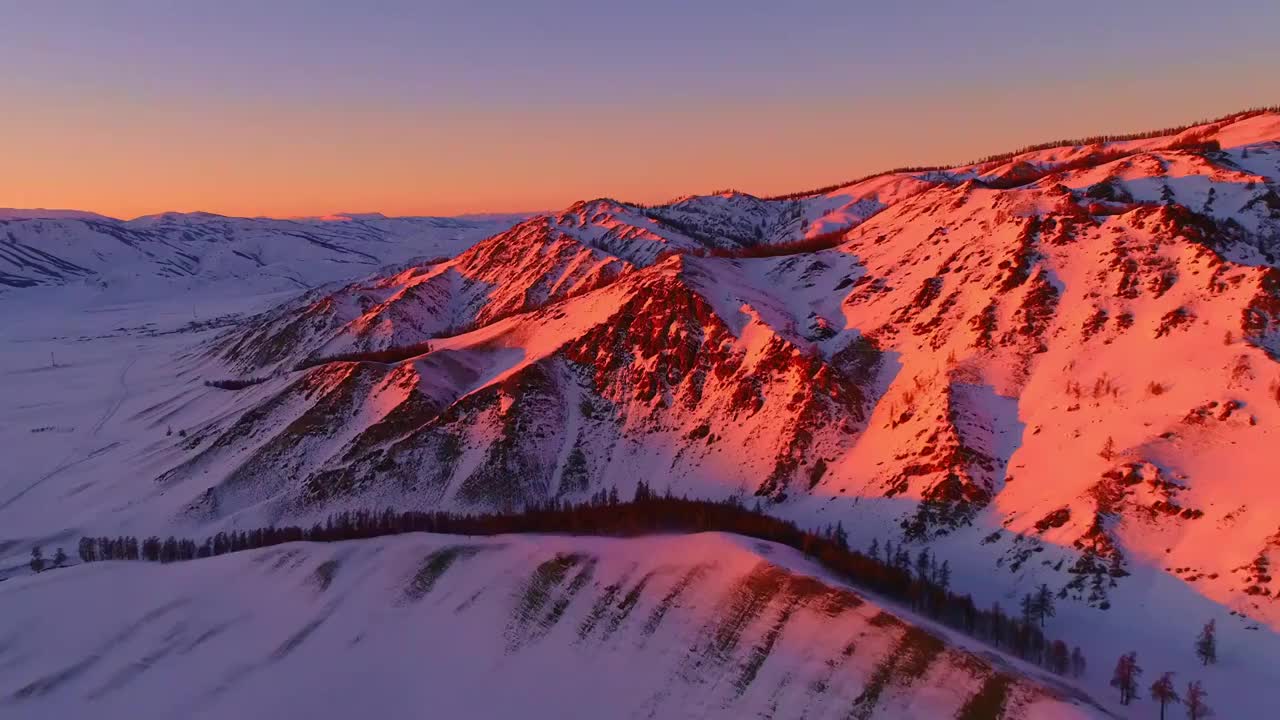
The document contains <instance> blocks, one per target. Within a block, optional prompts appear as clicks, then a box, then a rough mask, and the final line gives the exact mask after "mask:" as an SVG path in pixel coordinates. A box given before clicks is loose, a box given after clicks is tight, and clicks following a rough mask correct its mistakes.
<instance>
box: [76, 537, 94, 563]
mask: <svg viewBox="0 0 1280 720" xmlns="http://www.w3.org/2000/svg"><path fill="white" fill-rule="evenodd" d="M97 550H98V544H97V543H96V542H94V540H93V538H88V537H82V538H80V561H81V562H93V561H94V560H97V559H98V557H97Z"/></svg>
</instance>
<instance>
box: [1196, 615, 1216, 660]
mask: <svg viewBox="0 0 1280 720" xmlns="http://www.w3.org/2000/svg"><path fill="white" fill-rule="evenodd" d="M1196 657H1198V658H1200V662H1201V663H1202V664H1204V665H1208V664H1209V663H1216V662H1218V630H1217V626H1216V625H1214V621H1212V620H1210V621H1209V622H1207V623H1205V624H1204V628H1203V629H1201V630H1200V637H1198V638H1196Z"/></svg>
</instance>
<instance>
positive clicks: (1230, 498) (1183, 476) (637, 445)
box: [161, 113, 1280, 618]
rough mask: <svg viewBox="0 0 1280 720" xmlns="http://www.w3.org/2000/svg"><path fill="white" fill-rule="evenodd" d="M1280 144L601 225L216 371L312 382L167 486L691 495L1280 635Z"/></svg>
mask: <svg viewBox="0 0 1280 720" xmlns="http://www.w3.org/2000/svg"><path fill="white" fill-rule="evenodd" d="M1278 138H1280V120H1277V116H1276V114H1274V113H1255V114H1251V115H1245V116H1240V117H1236V118H1232V119H1229V120H1227V121H1222V122H1219V123H1215V124H1213V125H1209V126H1204V127H1198V128H1193V129H1191V130H1187V131H1184V132H1181V133H1179V134H1177V135H1172V136H1168V137H1163V138H1153V139H1147V140H1141V141H1122V142H1116V143H1110V144H1099V145H1098V146H1097V147H1074V148H1058V149H1054V150H1037V151H1032V152H1030V153H1027V154H1025V155H1024V156H1015V157H1013V158H1010V159H1005V160H997V161H992V162H989V163H986V164H984V165H979V166H972V167H965V168H955V169H950V170H942V171H925V172H920V173H917V174H906V175H903V176H891V177H890V178H889V179H886V178H874V179H872V180H869V181H863V182H862V183H860V184H859V185H856V186H852V187H849V188H841V189H837V190H834V191H828V192H826V193H824V194H822V195H815V196H806V197H800V198H797V199H786V200H778V201H763V200H757V199H754V198H746V197H745V196H741V195H736V194H725V195H722V196H708V197H706V198H691V199H685V200H681V201H678V202H677V203H674V204H673V205H670V206H663V207H661V208H639V207H635V206H626V205H623V204H619V203H614V202H612V201H598V202H595V203H583V204H579V205H576V206H574V208H571V209H570V210H568V211H566V212H564V213H561V214H559V215H555V216H548V217H545V218H535V219H533V220H530V221H528V222H526V223H524V224H522V225H521V226H518V227H517V228H514V229H513V230H511V231H509V232H508V233H505V234H501V235H499V236H496V237H495V238H492V239H490V240H488V241H485V242H482V243H480V244H478V245H477V246H475V247H474V248H472V249H471V250H470V251H468V252H466V253H464V254H462V255H460V256H459V257H458V258H456V259H454V260H450V261H446V262H442V263H439V264H435V265H430V266H423V267H420V268H412V269H410V270H407V271H405V272H403V273H400V274H398V275H396V276H393V277H387V278H384V279H380V280H373V281H370V282H366V283H361V284H358V285H355V286H351V287H348V288H344V289H341V290H339V291H337V292H336V293H328V294H326V293H320V294H318V295H314V296H311V297H308V298H306V299H304V300H303V301H302V304H300V305H290V306H286V307H285V308H283V309H281V310H280V311H277V312H276V313H269V314H267V315H266V316H263V317H261V318H259V319H257V320H255V321H254V322H252V323H250V325H249V326H248V327H246V328H245V329H243V330H241V331H239V332H238V333H236V334H234V335H232V336H231V337H230V338H228V339H227V340H226V341H224V342H223V343H222V344H221V345H219V346H217V347H214V348H211V350H210V356H209V357H210V358H211V359H210V360H209V362H211V363H213V364H214V365H216V366H224V364H225V368H226V369H224V370H217V369H210V368H209V367H206V368H205V369H204V370H202V372H205V373H216V372H222V373H227V374H237V373H246V374H248V373H254V374H262V373H270V372H277V373H278V374H276V375H274V376H273V377H272V378H271V379H270V380H268V381H267V382H265V383H263V384H261V385H257V386H254V387H252V388H250V389H247V390H244V391H241V392H240V393H239V394H238V395H237V396H236V397H235V399H234V402H235V403H236V404H237V406H239V407H241V408H244V409H246V410H247V409H249V408H253V409H252V411H250V412H247V413H242V414H239V416H238V418H236V419H235V420H234V422H233V421H231V420H229V419H227V417H226V416H225V415H224V416H222V419H219V420H217V421H214V422H211V423H209V422H205V423H198V425H197V427H198V430H199V432H198V434H197V436H196V439H195V440H194V441H192V442H191V443H189V446H191V447H192V448H193V449H194V450H195V451H196V452H195V453H194V454H192V455H190V456H188V457H187V459H186V460H184V462H182V463H181V464H179V465H177V466H176V467H174V469H173V470H171V471H170V472H168V473H166V474H165V475H164V476H163V477H162V479H161V481H162V483H164V484H165V486H166V487H170V488H172V489H173V491H174V492H178V493H181V494H187V496H188V497H190V498H191V503H190V505H189V507H188V509H187V510H186V513H187V515H188V516H189V517H191V518H199V519H201V520H202V521H208V520H218V519H219V518H228V517H232V516H234V515H236V514H237V513H241V512H245V511H251V512H253V513H254V514H256V515H258V520H259V521H272V520H276V519H279V518H281V517H293V516H299V515H301V516H309V515H310V514H312V513H318V512H321V511H323V510H325V509H327V508H328V507H330V506H331V505H332V504H334V503H338V504H340V505H354V506H361V505H369V504H386V503H394V504H397V505H405V506H410V507H436V506H443V507H453V508H467V507H512V506H519V505H521V504H524V503H529V502H538V501H543V500H546V499H548V498H552V497H557V496H566V495H570V496H585V495H586V494H589V493H591V492H595V491H597V490H598V489H600V488H602V487H610V486H615V487H618V488H619V489H620V490H621V491H622V492H623V493H627V492H629V491H630V488H631V487H633V486H634V484H635V483H636V482H638V481H640V480H653V479H654V478H661V480H660V481H659V483H658V484H659V485H661V486H669V487H670V488H671V489H672V491H674V492H676V493H688V494H691V495H706V496H713V497H714V496H725V495H735V494H736V495H746V496H750V495H756V496H758V497H760V498H761V499H763V500H766V501H768V502H769V507H770V508H771V511H773V512H777V513H779V514H783V515H786V516H789V517H796V518H799V519H802V520H805V521H807V522H830V521H834V520H835V519H846V520H850V519H853V520H856V525H857V526H858V527H859V528H860V532H861V533H862V534H863V539H864V540H869V539H870V537H871V536H872V535H877V534H892V535H897V536H901V537H902V538H903V539H905V540H909V541H928V542H933V543H937V545H938V547H939V548H941V549H942V550H943V551H944V552H945V551H947V550H949V551H950V552H953V553H973V552H978V554H979V556H980V557H984V558H987V560H986V562H990V563H992V565H991V566H993V567H1004V568H1008V569H1009V570H1011V571H1012V572H1013V573H1014V574H1015V575H1016V577H1017V580H1016V581H1017V582H1028V581H1031V582H1050V583H1051V584H1052V585H1053V586H1054V587H1055V588H1057V589H1060V590H1061V591H1062V592H1063V593H1065V594H1070V595H1073V596H1075V597H1078V598H1079V599H1080V600H1081V601H1083V602H1088V603H1090V604H1092V605H1093V606H1095V607H1103V606H1106V605H1108V604H1109V601H1108V600H1107V599H1106V597H1105V596H1106V594H1107V593H1106V590H1105V589H1104V590H1100V591H1094V592H1092V593H1090V592H1087V591H1086V590H1085V585H1086V584H1087V583H1093V584H1094V585H1097V584H1098V578H1097V576H1099V575H1103V576H1105V580H1106V583H1105V584H1109V583H1110V582H1111V581H1112V580H1113V579H1118V580H1120V581H1121V582H1126V581H1125V580H1123V579H1122V578H1123V577H1124V576H1125V575H1126V574H1130V575H1132V574H1133V573H1138V574H1139V575H1141V574H1142V573H1141V572H1139V570H1140V569H1142V570H1150V571H1155V572H1163V569H1164V568H1166V567H1168V568H1170V569H1172V568H1178V569H1179V570H1178V573H1177V575H1178V576H1180V577H1187V578H1188V579H1189V580H1190V581H1191V582H1194V583H1195V585H1194V588H1195V589H1194V592H1198V593H1204V594H1205V595H1207V596H1208V597H1210V598H1213V599H1214V600H1215V601H1217V602H1221V603H1224V604H1225V605H1227V606H1228V607H1231V608H1233V609H1236V610H1240V611H1243V612H1245V613H1247V614H1254V613H1257V614H1259V615H1261V616H1262V617H1263V618H1271V616H1272V614H1273V613H1271V611H1270V609H1269V608H1270V605H1269V604H1266V603H1261V604H1259V603H1258V602H1256V601H1255V600H1254V599H1253V598H1256V597H1259V596H1261V597H1266V596H1267V595H1268V594H1269V593H1270V592H1271V590H1270V589H1269V588H1268V587H1266V583H1265V582H1261V581H1259V578H1261V577H1263V576H1265V575H1266V573H1265V572H1262V571H1256V572H1255V571H1254V570H1251V569H1250V568H1253V567H1254V566H1255V565H1257V562H1256V561H1257V560H1258V558H1259V557H1260V556H1261V557H1262V558H1263V559H1262V562H1263V564H1264V565H1265V562H1266V560H1267V554H1268V552H1269V551H1268V548H1270V547H1272V544H1273V540H1272V538H1273V537H1274V536H1275V533H1276V528H1277V527H1280V506H1277V505H1276V504H1275V503H1274V501H1273V500H1272V499H1271V498H1270V497H1269V495H1270V494H1269V491H1268V487H1269V485H1268V483H1267V482H1266V480H1265V473H1266V471H1265V467H1264V464H1261V463H1262V461H1261V460H1260V459H1261V458H1265V457H1266V456H1267V448H1268V447H1269V446H1270V445H1271V444H1272V443H1273V442H1274V435H1275V433H1276V431H1277V428H1278V427H1280V408H1278V406H1277V403H1276V401H1275V393H1276V388H1277V387H1280V366H1277V364H1276V359H1275V358H1276V353H1277V351H1280V336H1278V335H1277V329H1280V324H1278V322H1280V275H1277V273H1278V272H1280V271H1277V269H1276V268H1275V266H1274V265H1273V264H1272V262H1271V260H1270V259H1269V258H1271V257H1274V256H1275V252H1276V243H1277V237H1280V235H1277V230H1276V228H1277V227H1280V209H1272V208H1271V205H1270V200H1269V198H1270V197H1271V196H1272V195H1273V194H1274V193H1275V191H1276V190H1275V189H1276V181H1277V178H1278V177H1280V145H1278V144H1277V139H1278ZM1231 143H1237V144H1235V145H1231ZM1101 186H1105V187H1106V188H1107V189H1106V190H1105V192H1104V190H1102V189H1099V188H1100V187H1101ZM886 188H889V189H891V191H886ZM1165 188H1168V191H1167V192H1166V190H1165ZM873 197H874V201H873V200H872V198H873ZM832 198H840V200H839V201H838V202H835V201H833V200H832ZM872 202H874V203H875V206H874V212H871V211H869V212H867V213H865V214H864V215H862V216H859V217H858V218H857V219H856V224H855V225H854V226H853V227H852V228H850V229H849V230H847V231H846V232H844V233H843V234H842V235H841V236H839V237H838V238H837V240H838V242H839V244H838V246H837V247H832V248H830V249H825V250H817V251H811V252H804V251H790V250H785V247H786V246H785V243H787V242H790V241H792V240H794V239H796V238H798V237H802V233H801V230H800V227H801V226H802V225H803V221H802V220H801V221H793V220H788V218H794V217H799V218H805V217H809V216H811V215H812V216H814V217H827V216H829V215H831V213H832V212H833V211H831V210H830V208H831V206H832V205H833V204H834V205H835V206H837V207H839V208H843V209H842V210H840V212H847V211H848V208H849V207H851V206H854V205H859V206H866V207H871V205H869V203H872ZM1184 203H1188V204H1189V205H1188V204H1184ZM860 204H861V205H860ZM670 218H678V219H677V220H676V221H675V222H676V223H677V224H678V226H679V227H681V228H683V230H682V231H679V230H676V229H674V228H676V227H677V225H673V224H671V221H670ZM824 222H825V221H824ZM810 226H811V227H812V226H813V222H812V221H811V222H810ZM779 244H782V247H783V248H784V250H782V251H783V252H793V253H794V254H786V255H780V256H777V257H752V256H751V255H754V254H757V253H755V252H754V250H755V249H758V248H760V247H770V246H779ZM801 250H803V248H801ZM422 343H429V345H423V344H422ZM398 348H406V350H405V352H404V353H403V354H402V355H400V356H396V355H395V354H394V353H392V354H391V355H387V356H378V357H377V360H378V361H377V362H359V363H356V364H352V363H327V364H325V363H320V364H318V365H317V364H316V363H317V362H318V361H320V360H322V359H323V356H325V355H326V354H331V353H334V352H339V353H348V352H353V351H354V352H362V351H371V350H387V349H392V350H395V349H398ZM1153 357H1159V358H1160V362H1159V363H1158V364H1152V363H1151V362H1150V361H1149V360H1145V361H1144V360H1143V359H1144V358H1148V359H1149V358H1153ZM401 358H403V359H401ZM355 359H357V360H358V359H359V356H358V355H356V356H355ZM388 359H391V360H392V362H391V363H390V364H388V363H387V360H388ZM294 366H301V367H306V368H307V369H305V370H302V371H300V372H298V373H296V374H295V373H291V372H289V370H290V369H291V368H292V367H294ZM190 417H192V418H198V417H199V416H198V415H196V414H193V415H191V416H190ZM282 468H287V469H288V471H287V472H281V469H282ZM210 477H212V478H214V479H215V482H213V483H208V482H207V481H206V480H205V478H210ZM218 478H221V479H220V480H218ZM1024 478H1025V481H1024ZM201 484H203V485H204V487H201ZM1208 547H1212V548H1213V552H1212V553H1206V552H1204V548H1208ZM979 549H980V550H979ZM1039 553H1044V555H1038V554H1039ZM1033 554H1037V559H1038V560H1039V561H1040V562H1038V563H1036V566H1034V567H1033V566H1029V565H1028V564H1027V560H1028V559H1029V558H1030V557H1031V556H1032V555H1033ZM1259 567H1261V566H1259Z"/></svg>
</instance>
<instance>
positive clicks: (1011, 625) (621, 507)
mask: <svg viewBox="0 0 1280 720" xmlns="http://www.w3.org/2000/svg"><path fill="white" fill-rule="evenodd" d="M635 496H636V497H635V499H634V500H632V501H630V502H621V501H620V500H619V499H618V497H617V494H616V492H605V491H600V492H597V493H596V494H595V495H593V496H592V497H591V498H590V500H589V501H587V502H585V503H582V504H569V503H564V502H562V501H559V500H552V501H550V502H548V503H546V504H543V505H532V506H529V507H527V508H525V509H524V510H523V511H521V512H508V513H492V514H477V515H456V514H452V513H447V512H414V511H410V512H395V511H392V510H385V511H382V512H371V511H367V510H358V511H344V512H339V513H334V514H333V515H330V516H329V517H328V518H327V519H326V520H325V521H324V522H323V523H316V524H314V525H312V526H311V527H309V528H303V527H296V526H290V527H266V528H257V529H253V530H237V531H223V532H219V533H216V534H215V535H212V536H210V537H207V538H204V539H203V540H202V541H196V540H193V539H186V538H183V539H180V538H176V537H170V538H167V539H163V540H162V539H161V538H159V537H156V536H151V537H148V538H145V539H143V540H141V541H139V540H138V538H136V537H118V538H106V537H103V538H83V539H82V540H81V541H80V542H81V544H80V547H81V558H82V559H85V561H86V562H90V561H93V560H139V559H141V560H147V561H150V562H166V563H169V562H176V561H185V560H194V559H196V558H205V557H212V556H216V555H224V554H227V553H233V552H240V551H244V550H253V549H256V548H264V547H271V546H275V545H280V544H282V543H289V542H299V541H309V542H340V541H345V540H359V539H365V538H372V537H381V536H387V535H398V534H401V533H408V532H428V533H445V534H456V535H473V536H490V535H503V534H514V533H562V534H570V535H603V536H613V537H631V536H637V535H644V534H652V533H674V532H687V533H698V532H727V533H735V534H738V535H743V536H746V537H752V538H757V539H760V540H766V541H769V542H775V543H778V544H781V545H786V546H789V547H792V548H794V549H796V550H799V551H800V552H802V553H804V554H805V555H807V556H808V557H810V558H811V559H813V560H814V561H815V562H816V563H818V564H820V565H822V566H823V567H825V568H827V569H828V570H829V571H830V572H831V573H832V574H833V575H835V576H837V577H840V578H842V579H844V580H846V581H848V582H849V583H851V584H853V585H855V586H857V587H860V588H863V589H866V590H870V591H873V592H876V593H879V594H881V595H883V596H884V597H886V598H890V599H893V600H896V601H898V602H901V603H903V604H907V605H912V606H914V607H916V608H919V609H920V610H921V612H922V614H925V615H927V616H929V617H931V618H934V619H935V620H937V621H938V622H941V623H943V624H946V625H948V626H950V627H952V628H955V629H956V630H958V631H960V632H964V633H967V634H969V635H970V636H973V637H976V638H978V639H980V640H983V641H985V642H987V643H989V644H991V645H992V646H993V647H996V648H1000V649H1003V650H1005V651H1008V652H1010V653H1012V654H1015V655H1017V656H1018V657H1020V658H1022V659H1024V660H1027V661H1029V662H1035V663H1042V664H1044V665H1045V666H1046V667H1048V668H1050V669H1052V670H1054V671H1055V672H1059V673H1061V672H1065V671H1066V669H1067V668H1068V667H1072V668H1073V667H1075V666H1076V660H1075V659H1074V658H1073V657H1072V656H1071V655H1072V654H1067V660H1066V662H1065V663H1064V660H1063V657H1064V654H1066V653H1065V649H1066V646H1065V644H1060V643H1055V642H1054V641H1053V640H1052V639H1050V638H1046V637H1045V635H1044V633H1043V632H1042V631H1041V629H1040V627H1039V626H1038V625H1037V624H1036V623H1035V621H1034V620H1035V617H1034V615H1032V614H1027V615H1026V616H1025V617H1024V619H1023V620H1021V621H1019V620H1018V619H1016V618H1012V617H1009V616H1008V615H1006V614H1005V613H1004V611H1003V610H1002V609H1001V608H1000V606H999V605H998V604H997V605H995V606H993V607H992V608H991V609H990V610H979V609H978V608H977V607H976V606H975V605H974V603H973V599H972V598H971V597H970V596H968V595H961V594H958V593H955V592H951V591H950V590H949V589H947V588H946V587H945V585H946V584H947V583H948V581H949V573H950V568H949V566H948V565H947V564H946V563H945V562H944V563H942V565H940V566H937V567H935V566H934V564H933V563H932V562H930V563H928V567H929V570H928V572H927V573H925V574H923V575H920V576H917V575H916V574H914V573H913V572H912V571H913V569H916V568H913V567H912V566H913V563H912V558H911V555H910V553H909V552H908V550H907V549H906V547H904V546H901V545H899V546H898V547H892V545H891V543H885V545H884V551H885V555H884V557H883V558H881V557H871V556H869V555H865V554H863V553H861V552H858V551H856V550H851V549H849V548H848V547H847V544H848V543H847V539H846V537H845V531H844V528H843V527H842V526H841V525H839V524H837V525H835V526H829V527H827V528H826V529H825V530H822V531H818V532H814V531H811V530H805V529H802V528H800V527H799V526H797V525H795V524H794V523H792V522H789V521H786V520H782V519H779V518H776V517H771V516H769V515H766V514H764V513H763V512H762V511H761V510H760V509H759V508H756V509H748V508H747V507H746V506H744V505H743V504H742V503H741V501H739V500H735V499H730V500H725V501H720V502H715V501H709V500H689V499H686V498H676V497H673V496H671V494H670V493H669V492H668V493H667V494H665V495H660V494H658V493H655V492H654V491H653V489H652V487H650V486H649V484H648V483H644V482H642V483H639V484H637V486H636V490H635ZM90 558H92V560H90ZM917 565H919V567H920V568H923V567H924V564H922V563H917ZM1031 599H1032V597H1031V596H1030V595H1028V596H1027V598H1026V599H1025V600H1024V604H1025V603H1030V601H1031ZM1079 664H1080V665H1081V666H1082V665H1083V656H1081V658H1080V661H1079Z"/></svg>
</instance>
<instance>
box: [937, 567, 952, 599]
mask: <svg viewBox="0 0 1280 720" xmlns="http://www.w3.org/2000/svg"><path fill="white" fill-rule="evenodd" d="M938 587H940V588H942V590H943V591H944V592H945V591H947V590H948V589H950V588H951V563H950V562H948V561H946V560H943V561H942V565H940V566H938Z"/></svg>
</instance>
